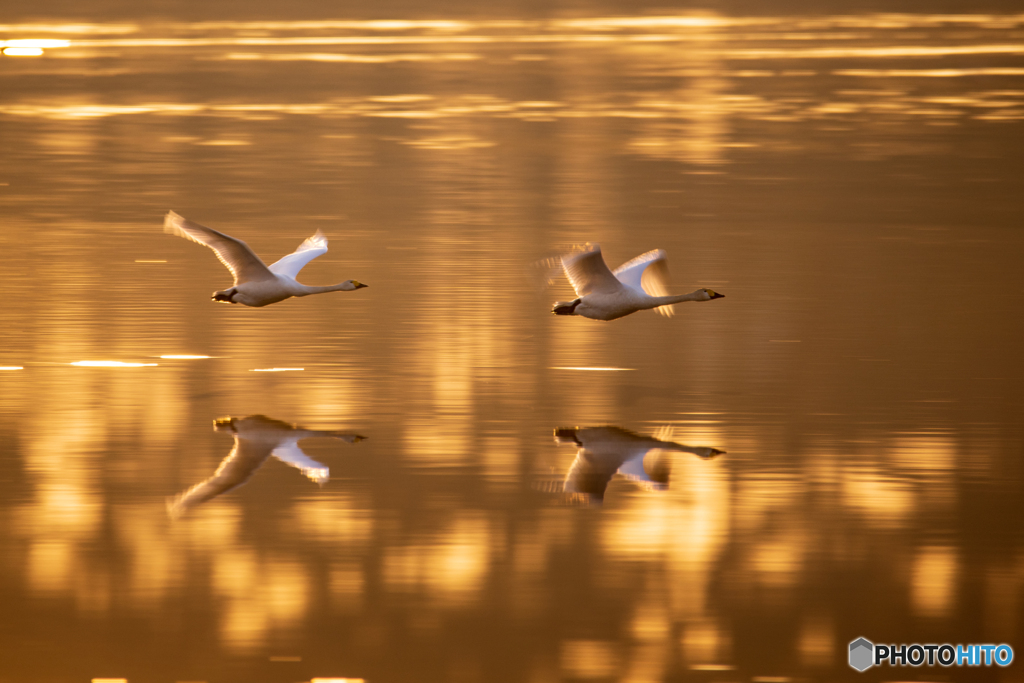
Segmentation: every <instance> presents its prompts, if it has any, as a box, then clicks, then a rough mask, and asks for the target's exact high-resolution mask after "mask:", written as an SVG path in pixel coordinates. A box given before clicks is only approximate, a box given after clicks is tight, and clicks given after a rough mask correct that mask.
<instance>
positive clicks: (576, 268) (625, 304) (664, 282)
mask: <svg viewBox="0 0 1024 683" xmlns="http://www.w3.org/2000/svg"><path fill="white" fill-rule="evenodd" d="M561 262H562V270H563V271H564V272H565V276H566V277H567V278H569V282H570V283H571V284H572V288H573V289H575V290H576V296H577V297H578V298H577V299H575V300H574V301H559V302H558V303H556V304H555V306H554V308H552V309H551V312H552V313H554V314H555V315H581V316H583V317H584V318H593V319H594V320H615V319H616V318H621V317H622V316H624V315H629V314H630V313H636V312H637V311H643V310H647V309H651V308H655V309H657V310H658V312H659V313H661V314H662V315H666V316H670V315H672V314H673V313H674V311H673V310H672V304H676V303H680V302H683V301H711V300H712V299H721V298H723V297H724V296H725V295H724V294H719V293H718V292H716V291H714V290H711V289H708V288H706V287H701V288H700V289H698V290H696V291H694V292H690V293H689V294H677V295H674V296H672V295H669V294H668V289H667V287H668V264H667V262H666V260H665V252H664V250H662V249H655V250H654V251H649V252H647V253H646V254H641V255H640V256H637V257H636V258H635V259H633V260H632V261H627V262H626V263H623V264H622V265H621V266H619V267H618V268H617V269H616V270H615V272H612V271H611V270H609V269H608V265H607V264H606V263H605V262H604V257H602V256H601V247H600V246H598V245H596V244H586V245H584V246H583V247H580V248H578V249H576V250H575V251H572V252H570V253H568V254H566V255H565V256H563V257H562V258H561Z"/></svg>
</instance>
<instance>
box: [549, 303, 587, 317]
mask: <svg viewBox="0 0 1024 683" xmlns="http://www.w3.org/2000/svg"><path fill="white" fill-rule="evenodd" d="M580 301H581V299H576V300H575V301H559V302H558V303H556V304H555V307H554V308H552V309H551V312H552V313H554V314H555V315H573V314H574V313H575V312H576V307H577V306H579V305H580Z"/></svg>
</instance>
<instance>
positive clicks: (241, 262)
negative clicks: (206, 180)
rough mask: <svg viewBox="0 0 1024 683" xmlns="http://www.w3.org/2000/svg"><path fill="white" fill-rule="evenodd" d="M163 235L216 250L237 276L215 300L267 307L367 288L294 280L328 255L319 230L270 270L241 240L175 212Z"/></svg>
mask: <svg viewBox="0 0 1024 683" xmlns="http://www.w3.org/2000/svg"><path fill="white" fill-rule="evenodd" d="M164 232H166V233H169V234H171V235H177V236H178V237H184V238H185V239H187V240H192V241H193V242H198V243H199V244H203V245H206V246H207V247H209V248H210V249H213V251H214V253H215V254H217V258H219V259H220V262H221V263H223V264H224V265H225V266H227V268H228V270H230V271H231V274H232V275H234V276H235V283H234V285H233V286H232V287H231V288H230V289H225V290H224V291H222V292H214V293H213V300H214V301H223V302H225V303H229V304H243V305H245V306H253V307H257V308H258V307H260V306H267V305H269V304H274V303H277V302H278V301H284V300H285V299H287V298H289V297H293V296H308V295H310V294H320V293H322V292H351V291H352V290H355V289H362V288H363V287H367V286H368V285H364V284H363V283H362V282H358V281H356V280H345V281H344V282H342V283H340V284H337V285H329V286H327V287H310V286H308V285H303V284H300V283H298V282H296V281H295V277H296V276H297V275H298V274H299V271H300V270H302V267H303V266H305V265H306V264H307V263H309V262H310V261H312V260H313V259H315V258H316V257H317V256H320V255H321V254H326V253H327V238H326V237H325V236H324V234H323V233H322V232H320V231H319V230H317V231H316V234H315V235H313V236H312V237H310V238H308V239H306V241H304V242H303V243H302V244H300V245H299V248H298V249H296V250H295V251H294V252H292V253H291V254H288V255H287V256H285V257H284V258H282V259H280V260H279V261H276V262H274V263H272V264H271V265H270V266H269V267H268V266H267V265H265V264H264V263H263V261H261V260H260V257H259V256H257V255H256V254H254V253H253V252H252V249H250V248H249V246H248V245H247V244H246V243H245V242H243V241H242V240H238V239H235V238H234V237H231V236H229V235H225V234H224V233H222V232H217V231H216V230H214V229H213V228H208V227H206V226H205V225H199V223H196V222H194V221H190V220H188V219H187V218H184V217H183V216H179V215H178V214H176V213H174V212H173V211H168V212H167V217H166V218H164Z"/></svg>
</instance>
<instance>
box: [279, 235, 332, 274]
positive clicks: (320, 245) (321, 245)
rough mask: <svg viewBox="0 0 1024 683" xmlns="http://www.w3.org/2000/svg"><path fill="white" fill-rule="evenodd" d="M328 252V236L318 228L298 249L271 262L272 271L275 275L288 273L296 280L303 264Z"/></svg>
mask: <svg viewBox="0 0 1024 683" xmlns="http://www.w3.org/2000/svg"><path fill="white" fill-rule="evenodd" d="M326 253H327V237H326V236H325V235H324V234H323V233H322V232H320V231H319V230H317V231H316V234H315V235H313V236H312V237H307V238H306V241H305V242H303V243H302V244H300V245H299V248H298V249H296V250H295V251H293V252H292V253H290V254H288V255H287V256H285V257H284V258H282V259H280V260H278V261H275V262H274V263H272V264H270V272H271V273H274V274H275V275H287V276H288V277H290V278H292V279H293V280H294V279H295V278H296V277H297V276H298V274H299V271H300V270H302V268H303V266H305V265H306V264H307V263H309V262H310V261H312V260H313V259H315V258H316V257H317V256H321V255H323V254H326Z"/></svg>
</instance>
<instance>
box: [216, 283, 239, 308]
mask: <svg viewBox="0 0 1024 683" xmlns="http://www.w3.org/2000/svg"><path fill="white" fill-rule="evenodd" d="M237 293H238V292H237V291H236V290H235V288H234V287H232V288H231V289H225V290H224V291H223V292H214V293H213V300H214V301H223V302H224V303H226V304H237V303H238V302H237V301H235V294H237Z"/></svg>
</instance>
